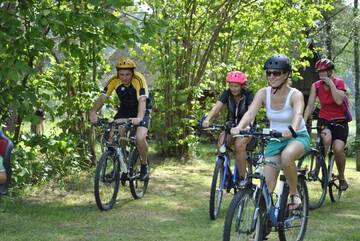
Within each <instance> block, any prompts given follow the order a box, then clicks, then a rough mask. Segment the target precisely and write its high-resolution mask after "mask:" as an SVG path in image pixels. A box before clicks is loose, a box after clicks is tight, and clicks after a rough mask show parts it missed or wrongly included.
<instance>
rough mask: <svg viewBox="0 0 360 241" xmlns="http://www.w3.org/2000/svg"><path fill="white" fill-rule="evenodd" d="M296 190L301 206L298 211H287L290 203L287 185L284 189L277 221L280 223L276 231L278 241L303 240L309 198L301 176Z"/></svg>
mask: <svg viewBox="0 0 360 241" xmlns="http://www.w3.org/2000/svg"><path fill="white" fill-rule="evenodd" d="M297 190H298V193H299V195H300V197H301V203H302V205H301V207H300V208H299V209H298V210H289V204H290V203H291V200H290V195H289V187H288V185H287V184H286V185H285V187H284V191H283V195H282V198H281V204H280V205H281V206H280V214H279V221H280V223H282V226H280V227H279V229H278V233H279V239H280V241H302V240H303V239H304V236H305V232H306V228H307V222H308V215H309V196H308V189H307V186H306V182H305V178H304V177H303V176H298V185H297Z"/></svg>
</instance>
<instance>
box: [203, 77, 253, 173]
mask: <svg viewBox="0 0 360 241" xmlns="http://www.w3.org/2000/svg"><path fill="white" fill-rule="evenodd" d="M226 82H227V83H228V84H229V89H226V90H224V91H223V92H222V94H221V95H220V97H219V99H218V101H217V102H216V103H215V105H214V106H213V107H212V109H211V110H210V112H209V114H208V115H207V117H206V118H205V119H204V121H203V122H202V127H204V128H206V127H208V126H209V124H210V121H211V120H212V119H213V118H214V117H216V116H217V115H218V114H219V113H220V111H221V110H223V109H224V106H226V107H227V110H228V114H227V122H228V123H230V124H231V125H233V126H235V125H237V124H238V123H239V121H240V119H241V118H242V116H243V115H244V114H245V112H246V111H247V109H248V107H249V105H250V104H251V102H252V100H253V93H252V91H251V90H249V89H247V88H245V87H244V86H245V85H246V82H247V77H246V75H245V74H244V73H242V72H240V71H231V72H229V73H228V74H227V76H226ZM224 136H225V133H224V132H223V133H221V134H220V136H219V142H218V146H219V147H220V146H221V145H222V144H223V143H224ZM227 141H228V143H230V144H233V143H234V138H232V137H231V136H229V139H228V140H227ZM249 141H250V139H249V138H242V139H240V138H237V139H235V143H234V144H235V151H236V160H237V168H238V171H239V180H242V179H244V177H245V172H246V145H247V144H248V143H249Z"/></svg>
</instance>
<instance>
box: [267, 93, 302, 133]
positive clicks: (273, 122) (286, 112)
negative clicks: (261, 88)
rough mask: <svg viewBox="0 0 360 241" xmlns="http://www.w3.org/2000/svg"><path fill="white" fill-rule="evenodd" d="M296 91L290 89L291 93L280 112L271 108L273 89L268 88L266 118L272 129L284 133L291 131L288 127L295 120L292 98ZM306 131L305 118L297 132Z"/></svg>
mask: <svg viewBox="0 0 360 241" xmlns="http://www.w3.org/2000/svg"><path fill="white" fill-rule="evenodd" d="M294 91H295V89H294V88H290V92H289V94H288V96H287V97H286V101H285V104H284V106H283V108H282V109H280V110H273V109H272V108H271V87H267V88H266V102H265V106H266V117H267V118H268V119H269V121H270V129H272V130H276V131H279V132H283V131H285V130H289V128H288V126H289V125H291V123H292V120H293V118H294V112H293V108H292V107H291V96H292V94H293V93H294ZM304 130H306V126H305V121H304V118H301V123H300V127H299V129H298V130H297V132H300V131H304Z"/></svg>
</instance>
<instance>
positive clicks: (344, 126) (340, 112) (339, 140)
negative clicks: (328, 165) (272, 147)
mask: <svg viewBox="0 0 360 241" xmlns="http://www.w3.org/2000/svg"><path fill="white" fill-rule="evenodd" d="M334 68H335V65H334V63H333V62H332V61H331V60H330V59H327V58H323V59H320V60H319V61H317V62H316V64H315V69H316V70H317V71H318V73H319V78H320V80H318V81H316V82H315V83H313V84H312V86H311V90H310V96H309V100H308V103H307V106H306V109H305V112H304V119H305V121H306V120H307V119H308V118H310V115H311V114H312V112H313V111H314V106H315V100H316V98H318V99H319V102H320V112H319V119H318V123H317V126H318V130H319V131H321V137H322V141H323V144H324V151H325V154H326V153H327V151H328V149H329V147H330V145H331V143H332V147H333V151H334V155H335V160H336V166H337V169H338V171H339V181H340V189H341V190H343V191H344V190H346V189H347V188H348V183H347V182H346V180H345V176H344V172H345V162H346V156H345V151H344V148H345V145H346V141H347V137H348V134H349V125H348V122H347V120H346V107H345V106H344V105H343V101H344V98H345V96H346V87H345V83H344V80H342V79H340V78H337V77H336V76H335V75H334V71H333V70H334ZM329 122H335V123H336V125H331V126H328V123H329Z"/></svg>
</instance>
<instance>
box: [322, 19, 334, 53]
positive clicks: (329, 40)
mask: <svg viewBox="0 0 360 241" xmlns="http://www.w3.org/2000/svg"><path fill="white" fill-rule="evenodd" d="M324 18H325V32H326V36H325V45H326V52H327V58H328V59H332V51H333V48H332V35H331V30H332V20H331V13H330V12H328V13H326V14H325V16H324Z"/></svg>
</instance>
